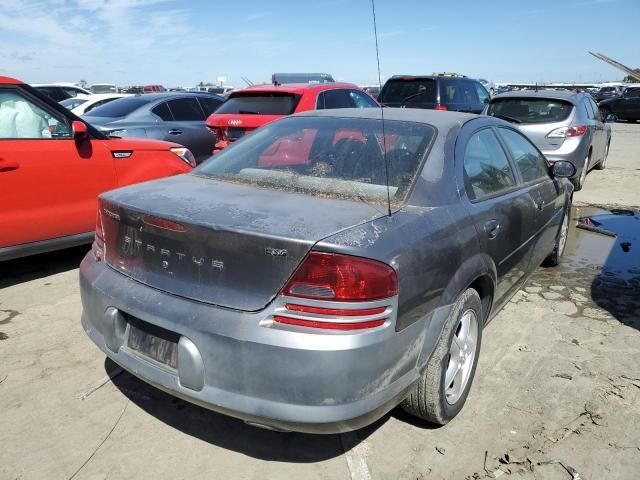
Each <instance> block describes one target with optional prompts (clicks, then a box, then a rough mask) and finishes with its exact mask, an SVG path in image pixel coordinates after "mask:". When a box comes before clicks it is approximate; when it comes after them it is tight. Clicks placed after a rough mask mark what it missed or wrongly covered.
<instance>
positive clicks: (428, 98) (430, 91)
mask: <svg viewBox="0 0 640 480" xmlns="http://www.w3.org/2000/svg"><path fill="white" fill-rule="evenodd" d="M436 85H437V83H436V80H435V79H433V78H411V77H408V78H398V79H392V80H389V81H387V83H385V85H384V87H383V88H382V91H381V92H380V95H379V96H378V101H380V102H381V103H406V104H410V103H425V102H428V103H433V102H435V101H436V93H437V91H436V90H437V87H436Z"/></svg>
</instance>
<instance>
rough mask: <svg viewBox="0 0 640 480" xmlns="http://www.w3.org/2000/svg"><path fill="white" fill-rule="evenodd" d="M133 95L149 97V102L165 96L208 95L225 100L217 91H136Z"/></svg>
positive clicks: (207, 96) (208, 96)
mask: <svg viewBox="0 0 640 480" xmlns="http://www.w3.org/2000/svg"><path fill="white" fill-rule="evenodd" d="M132 96H134V97H142V98H145V99H148V101H149V102H153V101H156V100H162V99H164V98H172V97H206V98H218V99H219V100H224V99H223V98H222V97H220V96H218V95H216V94H215V93H209V92H158V93H136V94H133V95H132Z"/></svg>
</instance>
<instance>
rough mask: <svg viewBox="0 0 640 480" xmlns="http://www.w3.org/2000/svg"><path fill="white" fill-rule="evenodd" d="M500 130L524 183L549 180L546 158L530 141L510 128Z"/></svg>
mask: <svg viewBox="0 0 640 480" xmlns="http://www.w3.org/2000/svg"><path fill="white" fill-rule="evenodd" d="M498 130H499V132H500V135H502V138H503V139H504V141H505V143H506V144H507V147H508V148H509V150H510V151H511V156H512V157H513V159H514V160H515V162H516V164H517V165H518V169H519V170H520V173H522V179H523V180H524V183H529V182H534V181H537V180H541V179H547V178H549V174H548V173H547V164H546V161H545V159H544V157H543V156H542V155H541V154H540V152H538V150H537V149H536V147H534V146H533V145H532V144H531V142H530V141H529V140H527V139H526V138H525V137H524V136H523V135H521V134H519V133H518V132H515V131H513V130H510V129H508V128H503V127H500V128H498Z"/></svg>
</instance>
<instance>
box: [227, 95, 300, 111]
mask: <svg viewBox="0 0 640 480" xmlns="http://www.w3.org/2000/svg"><path fill="white" fill-rule="evenodd" d="M299 100H300V96H299V95H294V94H292V93H279V92H249V93H241V94H235V95H234V94H232V95H231V97H229V98H228V99H227V101H226V102H224V103H223V104H222V105H221V106H220V107H219V108H218V109H217V110H216V113H237V114H251V115H291V114H292V113H293V112H294V111H295V109H296V106H297V105H298V101H299Z"/></svg>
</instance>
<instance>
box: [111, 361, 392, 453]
mask: <svg viewBox="0 0 640 480" xmlns="http://www.w3.org/2000/svg"><path fill="white" fill-rule="evenodd" d="M104 368H105V371H106V372H107V373H109V372H113V371H114V370H115V369H117V368H118V366H117V365H116V364H115V363H114V362H113V361H112V360H110V359H109V358H107V359H106V360H105V364H104ZM112 382H113V384H114V385H115V386H116V387H117V388H118V389H119V390H120V391H121V392H122V393H123V394H124V395H125V396H126V397H127V398H129V399H130V400H131V401H132V402H133V403H135V404H136V405H137V406H138V407H140V408H141V409H142V410H144V411H145V412H147V413H148V414H150V415H152V416H153V417H155V418H157V419H158V420H160V421H162V422H163V423H165V424H166V425H169V426H170V427H172V428H175V429H177V430H180V431H181V432H183V433H185V434H186V435H189V436H192V437H195V438H198V439H199V440H202V441H204V442H207V443H209V444H212V445H216V446H218V447H220V448H224V449H227V450H232V451H235V452H238V453H242V454H244V455H248V456H250V457H253V458H257V459H260V460H272V461H278V462H290V463H314V462H319V461H323V460H327V459H330V458H334V457H338V456H340V455H342V454H344V452H345V451H349V450H351V449H352V448H353V447H355V446H356V445H358V444H359V443H360V442H362V441H363V440H365V439H366V438H367V437H369V435H371V434H372V433H373V432H375V431H376V430H377V429H378V428H380V427H381V426H382V425H383V424H384V423H385V422H386V421H387V420H388V419H389V414H387V415H385V416H384V417H382V418H381V419H380V420H378V421H377V422H375V423H373V424H371V425H369V426H367V427H365V428H363V429H360V430H358V431H355V432H350V433H347V434H340V435H338V434H335V435H311V434H304V433H293V432H275V431H270V430H266V429H262V428H258V427H254V426H251V425H247V424H246V423H244V422H243V421H241V420H238V419H235V418H232V417H228V416H226V415H222V414H219V413H216V412H213V411H211V410H207V409H205V408H202V407H200V406H198V405H194V404H191V403H189V402H185V401H183V400H181V399H178V398H176V397H173V396H171V395H169V394H168V393H165V392H163V391H162V390H159V389H157V388H155V387H153V386H151V385H148V384H147V383H145V382H143V381H142V380H140V379H139V378H137V377H135V376H134V375H132V374H130V373H128V372H127V371H124V372H123V373H121V374H119V375H117V376H115V377H113V379H112Z"/></svg>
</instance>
